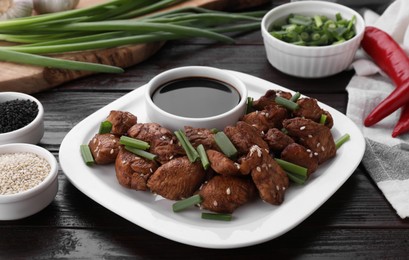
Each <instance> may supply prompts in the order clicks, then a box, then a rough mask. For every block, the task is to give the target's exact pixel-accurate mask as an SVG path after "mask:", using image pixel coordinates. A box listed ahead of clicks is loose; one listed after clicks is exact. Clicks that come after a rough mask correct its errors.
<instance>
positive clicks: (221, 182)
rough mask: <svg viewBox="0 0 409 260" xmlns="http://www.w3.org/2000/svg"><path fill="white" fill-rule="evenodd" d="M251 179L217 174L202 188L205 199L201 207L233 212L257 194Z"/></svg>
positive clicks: (201, 194) (215, 210)
mask: <svg viewBox="0 0 409 260" xmlns="http://www.w3.org/2000/svg"><path fill="white" fill-rule="evenodd" d="M256 194H257V193H256V189H255V186H254V184H253V183H252V182H251V180H249V179H245V178H240V177H234V176H221V175H216V176H214V177H213V178H212V179H210V180H209V181H208V182H206V183H204V184H203V185H202V187H201V188H200V191H199V195H200V196H201V197H202V199H203V201H202V203H201V204H200V207H201V208H203V209H208V210H210V211H213V212H218V213H233V211H234V210H236V209H237V208H238V207H240V206H241V205H243V204H245V203H247V202H248V201H250V200H251V199H252V198H254V197H255V195H256Z"/></svg>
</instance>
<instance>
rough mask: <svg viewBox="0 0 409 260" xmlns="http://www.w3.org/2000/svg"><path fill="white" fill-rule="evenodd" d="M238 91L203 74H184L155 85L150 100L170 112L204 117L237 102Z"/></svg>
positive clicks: (192, 116)
mask: <svg viewBox="0 0 409 260" xmlns="http://www.w3.org/2000/svg"><path fill="white" fill-rule="evenodd" d="M240 100H241V97H240V94H239V92H238V91H237V90H236V89H235V88H234V87H233V86H231V85H230V84H228V83H225V82H222V81H219V80H216V79H212V78H205V77H186V78H180V79H176V80H172V81H170V82H167V83H165V84H163V85H162V86H160V87H158V88H157V89H156V91H155V92H154V93H153V95H152V101H153V103H155V104H156V105H157V106H158V107H159V108H161V109H162V110H164V111H167V112H168V113H171V114H173V115H178V116H182V117H189V118H204V117H211V116H216V115H220V114H223V113H225V112H227V111H229V110H231V109H232V108H234V107H235V106H237V105H238V104H239V103H240Z"/></svg>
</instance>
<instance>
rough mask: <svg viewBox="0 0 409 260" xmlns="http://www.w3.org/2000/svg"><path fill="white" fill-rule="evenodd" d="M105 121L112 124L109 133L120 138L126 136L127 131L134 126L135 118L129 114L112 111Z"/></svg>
mask: <svg viewBox="0 0 409 260" xmlns="http://www.w3.org/2000/svg"><path fill="white" fill-rule="evenodd" d="M106 120H107V121H109V122H111V124H112V129H111V133H112V134H115V135H119V136H120V135H124V134H126V132H127V131H128V129H129V128H131V126H133V125H134V124H136V122H137V117H136V116H134V115H133V114H132V113H130V112H126V111H119V110H112V111H111V112H110V113H109V115H108V117H107V119H106Z"/></svg>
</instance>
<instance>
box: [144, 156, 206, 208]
mask: <svg viewBox="0 0 409 260" xmlns="http://www.w3.org/2000/svg"><path fill="white" fill-rule="evenodd" d="M205 177H206V173H205V170H204V169H203V167H202V165H201V163H200V162H195V163H191V162H190V161H189V159H188V158H187V157H186V156H183V157H177V158H175V159H173V160H171V161H169V162H167V163H165V164H163V165H161V166H160V167H159V168H158V169H157V170H156V171H155V172H154V173H153V175H152V176H151V177H150V178H149V180H148V187H149V189H150V190H151V191H152V192H153V193H156V194H158V195H161V196H162V197H164V198H167V199H170V200H181V199H185V198H188V197H190V196H192V195H193V193H194V192H195V191H197V190H198V188H199V187H200V185H201V184H202V182H203V180H204V178H205Z"/></svg>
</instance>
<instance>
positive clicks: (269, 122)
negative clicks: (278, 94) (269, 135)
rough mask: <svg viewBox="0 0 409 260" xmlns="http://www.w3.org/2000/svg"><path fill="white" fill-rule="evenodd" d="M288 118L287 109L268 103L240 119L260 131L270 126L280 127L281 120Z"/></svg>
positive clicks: (266, 129)
mask: <svg viewBox="0 0 409 260" xmlns="http://www.w3.org/2000/svg"><path fill="white" fill-rule="evenodd" d="M286 118H288V111H287V109H285V108H284V107H282V106H278V105H269V106H267V107H266V108H265V109H263V110H260V111H259V110H257V111H254V112H251V113H248V114H246V115H244V116H243V118H242V121H244V122H246V123H248V124H249V125H251V126H254V127H256V128H257V129H258V130H259V131H260V132H267V131H268V129H270V128H274V127H275V128H282V121H283V120H284V119H286Z"/></svg>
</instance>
